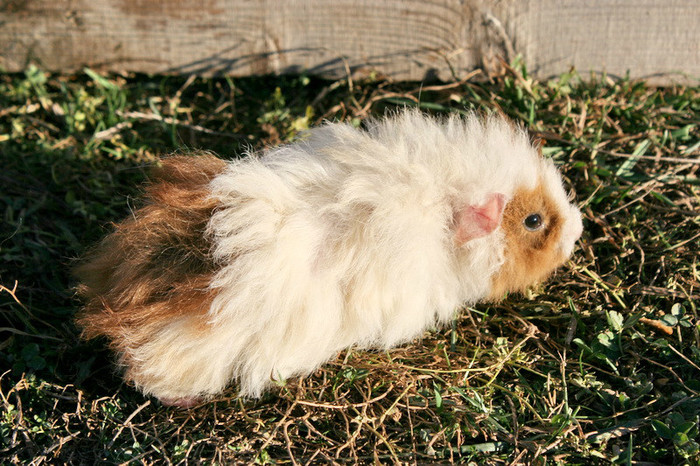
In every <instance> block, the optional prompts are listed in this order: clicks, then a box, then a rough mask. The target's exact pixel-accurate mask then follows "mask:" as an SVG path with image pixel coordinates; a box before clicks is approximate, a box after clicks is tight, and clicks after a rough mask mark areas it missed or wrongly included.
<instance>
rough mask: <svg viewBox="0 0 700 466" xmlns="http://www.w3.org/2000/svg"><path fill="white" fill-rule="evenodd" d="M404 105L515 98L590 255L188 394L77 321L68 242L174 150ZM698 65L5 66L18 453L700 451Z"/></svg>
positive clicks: (88, 460)
mask: <svg viewBox="0 0 700 466" xmlns="http://www.w3.org/2000/svg"><path fill="white" fill-rule="evenodd" d="M397 105H413V106H419V107H421V108H423V109H424V110H426V111H429V112H436V113H441V112H451V111H456V112H460V111H465V110H468V109H499V110H500V111H502V112H504V113H506V114H508V115H510V116H511V117H513V118H514V119H516V120H518V121H521V122H523V123H525V124H526V125H528V126H529V127H530V129H531V130H532V132H533V134H534V135H535V136H536V137H538V138H541V139H542V140H543V141H544V143H545V149H544V152H545V154H546V155H547V156H550V157H553V158H554V159H555V160H556V162H557V163H558V164H559V165H560V166H561V168H562V170H563V172H564V173H565V176H566V179H567V182H568V183H570V185H571V186H572V187H573V188H574V189H575V190H576V192H577V199H578V202H579V204H580V206H581V208H582V211H583V212H584V215H585V219H584V225H585V228H584V229H585V231H584V234H583V238H582V239H581V242H580V247H579V248H578V250H577V251H576V253H575V256H574V258H573V260H572V261H571V262H570V263H569V264H568V265H567V266H566V267H564V268H563V269H562V270H561V271H560V273H558V274H557V275H556V276H555V277H554V278H553V279H552V280H550V281H549V282H548V283H547V284H545V285H543V286H539V287H537V288H534V289H532V290H531V291H530V292H528V293H527V295H526V296H512V297H510V298H509V299H508V300H506V301H504V302H501V303H499V304H497V305H482V306H478V307H475V308H473V309H465V310H464V311H463V312H462V313H460V315H459V316H458V317H457V318H456V320H455V322H454V323H453V326H452V327H451V328H447V329H438V330H436V331H435V332H431V333H427V334H426V335H425V337H424V338H423V339H422V340H420V341H416V342H413V343H412V344H409V345H405V346H403V347H400V348H397V349H395V350H392V351H389V352H385V353H384V352H360V351H352V350H349V351H347V352H344V353H343V354H341V355H340V356H339V357H338V358H337V359H336V360H335V361H333V362H331V363H329V364H327V365H326V366H324V367H323V368H322V369H320V370H319V371H317V372H316V373H315V374H314V375H313V376H312V377H310V378H307V379H305V380H291V381H289V382H288V383H287V384H286V385H285V386H281V387H279V388H278V389H276V390H275V391H273V392H272V393H270V394H269V395H267V396H266V397H265V398H264V399H262V400H258V401H244V400H240V399H237V398H236V397H235V387H232V388H231V389H229V390H228V391H227V392H226V393H225V394H223V395H221V396H220V397H218V398H217V399H216V400H215V401H214V402H212V403H210V404H207V405H204V406H201V407H198V408H195V409H191V410H179V409H175V408H166V407H163V406H160V405H159V404H158V403H157V402H156V401H155V400H151V399H146V398H144V397H143V396H141V395H140V394H139V393H137V392H135V391H134V390H133V389H132V388H131V387H129V386H126V385H124V384H123V383H122V382H121V380H120V378H119V375H118V371H115V367H114V365H113V363H112V358H111V355H110V354H109V353H108V352H107V351H106V350H105V346H104V342H101V341H95V342H83V341H81V340H80V339H79V333H78V330H77V329H76V328H75V326H74V325H73V323H72V316H73V314H74V312H75V310H76V309H77V307H78V306H79V303H78V302H77V301H76V300H75V299H74V297H73V295H72V292H71V286H72V285H73V284H74V283H73V282H72V281H71V278H70V274H69V268H70V264H71V261H72V260H73V258H75V257H77V256H78V255H79V254H80V253H81V251H83V250H84V248H85V247H86V246H88V245H90V244H92V243H93V242H94V241H96V240H97V239H98V238H99V237H100V236H102V235H103V234H104V233H105V232H106V231H108V230H109V222H112V221H117V220H119V219H120V218H122V217H124V216H125V215H127V214H128V212H129V206H130V204H131V203H132V200H133V198H134V197H135V196H137V195H138V192H139V184H140V183H141V182H142V181H143V179H144V176H145V172H146V169H147V167H148V164H149V163H150V162H152V161H153V160H154V159H155V158H156V157H157V156H158V155H161V154H167V153H170V152H173V151H179V150H185V149H187V148H192V149H196V148H205V149H209V150H213V151H215V152H217V153H219V154H220V155H221V156H223V157H235V156H238V155H240V154H241V153H242V152H244V151H245V150H246V149H248V148H251V147H252V148H261V147H264V146H268V145H274V144H278V143H280V142H283V141H286V140H289V139H290V138H292V137H293V136H294V135H295V134H296V133H297V132H299V131H301V130H303V129H305V128H307V127H309V126H311V125H315V124H318V123H319V122H321V121H322V120H323V119H339V120H347V121H352V122H353V123H355V124H360V122H361V121H362V120H363V119H364V118H366V117H368V116H370V115H376V114H381V113H382V112H383V111H384V110H385V109H387V108H394V107H396V106H397ZM699 110H700V87H669V88H665V89H655V88H650V87H648V86H647V85H646V84H645V83H644V82H637V81H631V80H628V79H622V80H613V79H610V78H607V77H605V76H602V77H601V76H591V77H585V79H582V78H581V77H580V76H578V75H577V74H576V73H573V72H572V73H570V74H566V75H563V76H560V77H557V78H555V79H553V80H549V81H536V80H533V79H531V78H530V77H528V75H527V72H526V70H525V69H524V68H523V67H522V66H519V65H517V64H516V65H515V66H514V69H512V70H510V71H509V72H508V73H506V74H504V75H503V76H499V77H496V78H494V79H493V80H492V81H490V82H487V83H482V84H477V83H472V82H462V81H457V80H456V81H455V82H451V83H445V84H436V85H428V84H424V85H421V84H419V83H392V82H389V81H385V80H379V79H368V80H364V81H354V82H353V81H350V80H339V81H335V82H327V81H321V80H317V79H315V78H310V77H306V76H293V77H264V78H250V79H200V78H186V77H149V76H140V75H112V76H101V75H99V74H97V73H94V72H92V71H90V70H85V72H84V73H81V74H79V75H75V76H54V75H48V74H46V73H44V72H42V71H41V70H38V69H36V68H29V69H27V71H26V72H25V73H24V74H19V75H17V74H14V75H13V74H4V75H0V157H2V159H1V162H2V164H1V166H2V171H1V172H0V186H2V187H1V188H0V209H1V211H2V215H3V221H2V223H1V224H0V285H2V286H3V287H2V288H1V289H0V367H1V368H2V369H1V370H0V404H1V405H2V413H1V417H0V462H2V463H10V464H60V463H69V464H94V463H96V462H106V463H114V464H116V463H125V464H153V463H159V464H160V463H167V464H190V463H198V462H206V463H210V462H212V463H217V464H228V463H253V462H254V463H257V464H272V463H276V464H305V463H312V464H313V463H316V464H318V463H323V464H325V463H331V462H336V463H389V464H390V463H414V464H415V463H428V462H439V463H469V462H472V463H473V464H542V465H544V464H598V463H600V462H603V463H613V464H698V463H699V462H700V447H699V445H698V437H699V432H698V421H699V418H700V396H699V394H700V320H699V319H698V302H699V299H698V298H699V297H700V264H699V263H698V258H699V257H700V256H699V254H698V252H699V251H700V228H698V227H699V225H700V216H699V213H700V209H699V206H700V188H699V187H698V177H697V172H698V168H699V167H700V161H699V160H698V158H699V155H700V128H699V124H700V123H699V120H700V118H698V112H699Z"/></svg>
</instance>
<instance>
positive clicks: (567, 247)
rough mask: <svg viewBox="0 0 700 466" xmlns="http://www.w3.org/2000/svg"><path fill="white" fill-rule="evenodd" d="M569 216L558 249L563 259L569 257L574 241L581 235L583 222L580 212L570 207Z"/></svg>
mask: <svg viewBox="0 0 700 466" xmlns="http://www.w3.org/2000/svg"><path fill="white" fill-rule="evenodd" d="M570 207H571V209H570V211H569V216H568V218H567V220H566V223H565V225H564V231H563V232H562V237H561V243H560V247H561V250H562V253H563V254H564V256H565V257H569V256H570V255H571V253H572V252H573V250H574V246H575V245H576V241H577V240H578V239H579V238H580V237H581V233H583V221H582V220H581V212H580V211H579V210H578V208H576V207H575V206H573V205H572V206H570Z"/></svg>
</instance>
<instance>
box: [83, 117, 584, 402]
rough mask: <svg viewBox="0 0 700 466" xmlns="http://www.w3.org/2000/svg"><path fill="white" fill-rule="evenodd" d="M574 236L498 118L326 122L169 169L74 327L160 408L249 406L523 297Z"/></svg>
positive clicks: (111, 249)
mask: <svg viewBox="0 0 700 466" xmlns="http://www.w3.org/2000/svg"><path fill="white" fill-rule="evenodd" d="M580 233H581V218H580V214H579V212H578V210H577V209H576V208H575V207H574V206H572V205H570V204H569V203H568V200H567V196H566V193H565V192H564V189H563V188H562V185H561V181H560V177H559V175H558V173H557V171H556V169H555V168H554V165H553V164H552V163H551V161H549V160H547V159H543V158H542V157H541V156H540V155H539V154H538V152H537V150H536V149H535V148H533V147H532V145H531V144H530V142H529V140H528V137H527V135H526V133H525V132H524V131H522V130H520V129H518V128H516V127H515V126H513V125H512V124H510V123H508V122H506V121H505V120H503V119H501V118H499V117H495V116H492V117H488V118H486V119H479V118H477V117H476V116H469V117H467V118H457V117H452V118H449V119H446V120H436V119H432V118H429V117H427V116H424V115H422V114H420V113H418V112H412V111H406V112H403V113H401V114H399V115H397V116H394V117H392V118H387V119H385V120H382V121H378V122H373V123H372V124H371V126H370V128H369V129H368V130H367V131H362V130H358V129H355V128H353V127H351V126H349V125H344V124H328V125H326V126H323V127H320V128H317V129H314V130H311V131H310V132H309V133H308V134H307V135H306V136H305V137H304V138H302V139H301V140H300V141H298V142H295V143H293V144H290V145H287V146H282V147H279V148H275V149H271V150H269V151H267V152H266V153H264V154H262V155H261V156H255V155H251V156H249V157H247V158H244V159H241V160H237V161H231V162H224V161H222V160H220V159H217V158H215V157H213V156H210V155H199V156H196V157H184V156H179V157H172V158H168V159H164V160H163V161H162V166H161V167H160V168H159V169H157V170H156V172H155V175H154V178H153V181H152V183H151V184H150V186H149V187H148V192H147V203H146V205H145V206H144V207H142V208H141V209H139V210H136V211H135V212H134V213H133V216H132V217H130V218H128V219H127V220H125V221H124V222H122V223H121V224H118V225H117V226H116V230H115V231H114V232H113V233H111V234H110V235H109V236H107V238H105V240H104V241H103V242H102V243H101V244H100V245H99V246H98V247H97V248H96V249H95V250H94V251H93V252H92V253H91V254H89V256H88V258H87V260H86V261H85V262H84V263H83V264H82V265H81V266H80V267H79V268H78V271H77V272H78V276H79V277H80V279H81V282H82V284H81V285H80V287H79V291H80V292H81V294H83V296H84V297H85V298H86V300H87V305H86V308H85V310H84V312H83V314H82V315H81V316H80V317H79V324H80V325H82V326H83V328H84V329H85V334H86V335H87V336H88V337H93V336H98V335H106V336H107V337H108V338H109V339H110V341H111V343H112V345H113V347H114V348H115V349H116V350H117V352H118V353H119V354H120V356H121V362H122V363H123V364H124V365H125V366H126V377H127V379H129V380H131V381H133V382H134V383H135V384H136V385H137V386H138V387H139V388H140V389H142V390H143V391H144V392H146V393H148V394H152V395H155V396H157V397H158V398H160V399H161V400H163V401H164V402H166V403H173V404H180V405H188V404H191V403H192V402H193V400H198V399H201V398H202V397H208V396H211V395H213V394H216V393H218V392H220V391H221V390H222V389H223V388H224V387H225V386H226V385H227V384H228V383H229V382H230V381H232V380H235V381H236V382H237V383H238V386H239V390H240V393H241V394H242V395H245V396H259V395H260V394H261V393H262V391H263V390H265V389H266V388H267V387H268V386H269V385H270V384H271V383H273V382H274V381H283V380H286V379H287V378H290V377H294V376H303V375H306V374H308V373H310V372H312V371H313V370H314V369H316V368H317V367H318V366H319V365H321V364H323V363H324V362H326V361H327V360H329V359H331V358H332V357H334V356H335V355H336V354H337V353H338V352H339V351H340V350H342V349H344V348H347V347H350V346H358V347H363V348H367V347H373V348H389V347H392V346H395V345H397V344H400V343H402V342H406V341H409V340H411V339H413V338H415V337H417V336H420V335H421V334H422V332H424V331H425V330H426V329H427V328H430V327H432V326H434V325H435V324H440V323H444V322H446V321H449V320H450V319H451V318H452V317H453V316H454V313H455V311H456V310H457V309H459V307H460V306H462V305H463V304H464V303H475V302H477V301H481V300H489V299H498V298H500V297H501V296H503V294H504V293H507V292H509V291H519V290H522V289H524V288H525V287H526V286H528V285H530V284H532V283H534V282H537V281H539V280H541V279H543V278H545V277H546V276H547V275H548V274H549V273H551V271H553V270H554V269H555V268H556V267H557V266H559V265H560V264H561V263H563V262H564V261H565V260H566V258H568V256H569V255H570V254H571V251H572V249H573V246H574V243H575V241H576V239H577V238H578V237H579V235H580Z"/></svg>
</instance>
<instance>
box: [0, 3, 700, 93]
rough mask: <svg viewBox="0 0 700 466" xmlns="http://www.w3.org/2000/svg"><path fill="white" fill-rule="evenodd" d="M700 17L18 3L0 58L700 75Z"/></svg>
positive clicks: (648, 11) (520, 9)
mask: <svg viewBox="0 0 700 466" xmlns="http://www.w3.org/2000/svg"><path fill="white" fill-rule="evenodd" d="M698 19H700V2H697V1H696V0H644V1H641V2H640V1H631V0H592V1H587V2H580V1H578V0H576V1H574V0H541V1H540V0H503V1H496V0H432V1H429V2H426V1H418V0H383V1H378V0H377V1H369V0H361V1H349V0H339V1H328V0H296V1H283V0H262V1H250V0H204V1H194V0H169V1H167V0H51V1H49V0H6V1H4V2H0V68H1V69H4V70H6V71H21V70H22V69H24V68H25V67H26V66H27V65H28V64H29V63H36V64H38V65H39V66H41V67H42V68H44V69H47V70H51V71H60V72H71V71H75V70H79V69H81V68H82V67H84V66H88V67H91V68H95V69H100V70H109V71H124V70H126V71H138V72H145V73H197V74H200V75H218V74H228V75H233V76H245V75H251V74H253V75H255V74H265V73H289V72H301V71H304V72H308V73H311V74H317V75H321V76H324V77H328V78H337V77H339V76H344V75H346V74H347V73H348V72H352V73H353V74H365V75H366V74H368V73H370V72H377V73H379V74H381V75H388V76H390V77H392V78H393V79H397V80H407V79H408V80H423V79H432V78H439V79H443V80H449V79H452V78H453V77H462V76H465V75H466V74H467V73H469V72H470V71H472V70H474V69H476V68H480V69H483V70H485V71H486V73H494V72H498V70H499V68H500V67H501V66H502V61H501V60H506V61H508V60H510V59H512V58H513V57H514V56H515V55H516V54H522V55H523V57H524V59H525V61H526V63H527V66H528V69H530V70H531V71H533V72H534V74H535V75H537V76H541V77H543V76H548V75H552V74H558V73H561V72H563V71H567V70H568V69H569V68H570V67H571V66H576V67H577V69H579V71H582V72H584V73H585V72H587V71H588V70H596V71H607V72H608V73H610V74H613V75H622V74H624V73H625V72H626V71H627V70H630V72H631V74H632V76H634V77H643V76H647V75H651V74H655V73H669V72H676V71H680V72H684V73H686V74H687V75H688V76H689V77H685V78H683V77H681V78H680V79H679V80H680V81H681V82H693V81H692V79H693V78H692V77H698V76H700V55H699V54H700V30H699V28H698V27H697V24H698ZM672 79H678V78H677V77H674V78H672ZM672 79H669V78H668V77H664V78H662V79H661V80H659V79H657V81H659V82H669V81H670V80H672Z"/></svg>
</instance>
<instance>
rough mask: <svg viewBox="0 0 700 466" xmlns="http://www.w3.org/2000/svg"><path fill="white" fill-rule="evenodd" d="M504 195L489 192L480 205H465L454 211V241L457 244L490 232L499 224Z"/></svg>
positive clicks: (504, 200) (504, 202)
mask: <svg viewBox="0 0 700 466" xmlns="http://www.w3.org/2000/svg"><path fill="white" fill-rule="evenodd" d="M505 205H506V197H505V196H504V195H503V194H500V193H491V194H489V195H488V196H487V198H486V201H485V202H484V203H483V204H481V205H466V206H463V207H461V208H459V209H458V210H457V211H456V212H455V217H454V224H455V241H456V242H457V244H458V245H459V246H461V245H463V244H464V243H466V242H468V241H471V240H473V239H476V238H481V237H482V236H486V235H488V234H489V233H492V232H493V231H494V230H495V229H496V228H498V226H499V225H500V224H501V219H502V218H503V209H504V207H505Z"/></svg>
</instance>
